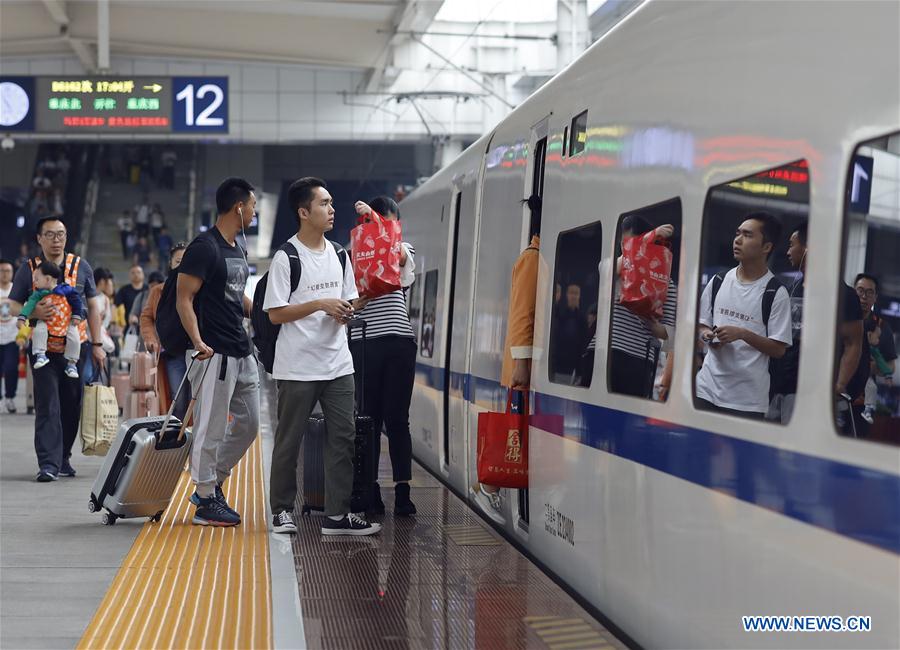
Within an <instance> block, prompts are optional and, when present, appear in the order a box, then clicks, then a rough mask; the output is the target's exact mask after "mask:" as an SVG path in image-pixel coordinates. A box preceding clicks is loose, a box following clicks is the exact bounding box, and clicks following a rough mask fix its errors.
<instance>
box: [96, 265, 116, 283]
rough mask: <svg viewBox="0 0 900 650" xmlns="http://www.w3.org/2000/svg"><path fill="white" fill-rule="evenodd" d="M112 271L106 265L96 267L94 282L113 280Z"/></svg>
mask: <svg viewBox="0 0 900 650" xmlns="http://www.w3.org/2000/svg"><path fill="white" fill-rule="evenodd" d="M112 279H113V274H112V272H111V271H110V270H109V269H108V268H106V267H105V266H98V267H97V268H95V269H94V284H98V283H100V282H103V281H104V280H112Z"/></svg>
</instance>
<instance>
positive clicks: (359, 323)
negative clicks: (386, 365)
mask: <svg viewBox="0 0 900 650" xmlns="http://www.w3.org/2000/svg"><path fill="white" fill-rule="evenodd" d="M354 328H359V329H361V330H362V357H361V359H360V364H359V365H360V368H359V409H358V410H359V413H360V415H361V414H364V413H365V412H366V397H365V395H366V320H365V319H364V318H351V319H350V320H349V321H347V341H348V342H349V341H350V340H351V335H352V333H353V329H354ZM354 370H356V369H355V368H354Z"/></svg>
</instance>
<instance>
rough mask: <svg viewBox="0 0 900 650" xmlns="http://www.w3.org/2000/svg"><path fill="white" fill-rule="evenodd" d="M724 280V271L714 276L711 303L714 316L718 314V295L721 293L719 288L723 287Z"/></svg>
mask: <svg viewBox="0 0 900 650" xmlns="http://www.w3.org/2000/svg"><path fill="white" fill-rule="evenodd" d="M724 281H725V275H724V274H723V273H716V274H715V275H714V276H713V278H712V296H711V300H710V301H709V304H710V307H711V308H712V313H713V318H715V316H716V296H717V295H718V293H719V289H721V288H722V283H723V282H724Z"/></svg>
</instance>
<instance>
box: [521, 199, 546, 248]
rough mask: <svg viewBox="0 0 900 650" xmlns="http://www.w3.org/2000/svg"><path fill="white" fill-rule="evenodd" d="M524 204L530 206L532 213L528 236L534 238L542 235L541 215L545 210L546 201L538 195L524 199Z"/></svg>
mask: <svg viewBox="0 0 900 650" xmlns="http://www.w3.org/2000/svg"><path fill="white" fill-rule="evenodd" d="M522 203H523V204H525V205H527V206H528V209H529V211H531V217H530V218H529V220H528V236H529V237H534V236H535V235H540V234H541V213H542V212H543V208H544V201H543V199H541V197H540V196H538V195H537V194H532V195H531V196H529V197H528V198H527V199H522Z"/></svg>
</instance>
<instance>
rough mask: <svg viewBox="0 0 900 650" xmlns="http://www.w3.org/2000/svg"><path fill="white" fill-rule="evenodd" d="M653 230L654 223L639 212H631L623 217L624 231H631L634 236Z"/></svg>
mask: <svg viewBox="0 0 900 650" xmlns="http://www.w3.org/2000/svg"><path fill="white" fill-rule="evenodd" d="M651 230H653V224H652V223H650V222H649V221H647V219H646V218H644V217H642V216H641V215H639V214H629V215H627V216H626V217H625V218H623V219H622V232H626V231H627V232H630V233H631V234H632V236H635V237H636V236H638V235H643V234H644V233H648V232H650V231H651Z"/></svg>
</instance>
